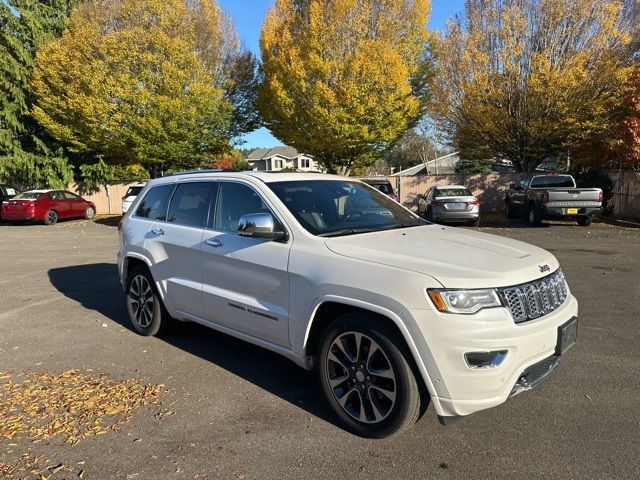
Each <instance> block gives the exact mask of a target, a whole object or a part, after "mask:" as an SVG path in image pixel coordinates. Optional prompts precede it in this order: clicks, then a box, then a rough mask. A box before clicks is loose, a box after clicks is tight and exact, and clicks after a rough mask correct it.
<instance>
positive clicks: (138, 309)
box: [126, 265, 173, 336]
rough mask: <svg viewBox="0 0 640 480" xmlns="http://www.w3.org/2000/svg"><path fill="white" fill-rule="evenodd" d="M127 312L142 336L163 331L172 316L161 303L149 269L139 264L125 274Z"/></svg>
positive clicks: (165, 329)
mask: <svg viewBox="0 0 640 480" xmlns="http://www.w3.org/2000/svg"><path fill="white" fill-rule="evenodd" d="M126 292H127V313H128V314H129V321H130V322H131V325H133V328H134V329H135V330H136V331H137V332H138V333H139V334H140V335H144V336H152V335H160V334H162V333H165V332H166V331H167V329H168V328H169V326H170V324H171V323H172V320H173V319H172V318H171V316H170V315H169V312H167V309H166V308H165V307H164V304H163V303H162V299H161V298H160V294H159V293H158V290H157V288H156V285H155V282H154V281H153V277H152V276H151V273H150V272H149V269H148V268H146V267H143V266H141V265H138V266H135V267H133V268H132V269H131V271H130V272H129V274H128V276H127V290H126Z"/></svg>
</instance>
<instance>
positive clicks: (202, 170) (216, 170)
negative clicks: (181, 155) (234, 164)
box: [164, 168, 239, 177]
mask: <svg viewBox="0 0 640 480" xmlns="http://www.w3.org/2000/svg"><path fill="white" fill-rule="evenodd" d="M220 172H239V170H236V169H235V168H197V169H195V170H185V171H183V172H173V173H168V174H167V175H164V176H165V177H174V176H176V175H188V174H190V173H220Z"/></svg>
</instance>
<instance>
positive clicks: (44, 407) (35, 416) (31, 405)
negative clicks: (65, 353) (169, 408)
mask: <svg viewBox="0 0 640 480" xmlns="http://www.w3.org/2000/svg"><path fill="white" fill-rule="evenodd" d="M162 388H163V385H152V384H148V383H145V382H142V381H140V380H137V379H126V380H114V379H111V378H109V376H108V375H107V374H106V373H100V374H99V375H98V376H96V375H95V374H94V373H93V371H91V370H87V371H86V372H84V373H83V372H81V371H80V370H68V371H66V372H62V373H59V374H55V373H50V372H0V439H1V438H3V437H4V438H5V439H14V438H15V439H20V438H26V439H28V440H30V441H31V442H32V443H38V442H40V441H43V440H50V439H52V438H53V437H60V438H61V439H62V440H63V441H64V442H66V443H70V444H71V445H74V444H76V443H77V442H79V441H80V440H82V439H84V438H86V437H90V436H94V435H102V434H105V433H107V432H108V431H110V430H115V429H117V428H119V427H120V426H122V425H123V424H125V423H127V422H128V421H129V420H130V419H131V418H132V415H133V414H134V413H135V411H136V410H138V409H140V408H141V407H144V406H146V405H150V404H157V403H159V396H160V393H161V391H162ZM12 441H13V440H12ZM8 445H9V446H10V447H9V448H13V447H15V446H17V444H16V443H10V444H8ZM0 453H1V452H0ZM43 460H44V459H43ZM83 463H84V462H83ZM63 467H64V466H63V464H61V463H59V464H55V465H53V466H50V467H47V468H45V470H46V473H40V472H42V464H40V462H39V461H37V457H35V456H34V455H33V454H32V453H31V452H29V453H26V454H24V455H23V456H22V457H21V459H20V461H18V462H11V463H8V462H6V461H4V460H2V459H0V478H25V477H22V476H19V475H20V474H21V473H25V472H31V473H32V474H35V473H36V472H38V471H39V472H38V473H40V475H41V476H42V477H44V478H50V477H49V475H51V474H54V475H55V474H56V473H58V472H62V470H63ZM81 475H82V476H84V472H83V471H82V472H81ZM82 476H81V477H80V478H82ZM36 478H39V477H36Z"/></svg>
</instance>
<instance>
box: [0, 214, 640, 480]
mask: <svg viewBox="0 0 640 480" xmlns="http://www.w3.org/2000/svg"><path fill="white" fill-rule="evenodd" d="M480 230H482V231H485V232H488V233H494V234H497V235H503V236H507V237H511V238H515V239H519V240H524V241H527V242H530V243H533V244H536V245H539V246H541V247H543V248H546V249H548V250H550V251H551V252H552V253H554V254H555V255H556V257H557V258H558V260H559V261H560V264H561V265H562V269H563V271H564V273H565V276H566V277H567V280H568V282H569V285H570V288H571V290H572V293H573V294H574V295H575V296H576V297H577V298H578V301H579V304H580V328H579V334H578V344H577V345H576V346H575V347H574V348H572V349H571V350H570V351H569V352H568V353H567V355H566V358H563V361H562V363H561V365H560V367H559V369H558V370H557V371H556V373H555V374H554V376H553V377H552V378H551V379H550V380H549V381H548V382H546V383H544V384H543V385H541V386H540V387H539V388H538V389H535V390H532V391H529V392H526V393H524V394H522V395H519V396H517V397H515V398H512V399H511V400H509V401H508V402H507V403H506V404H504V405H502V406H500V407H497V408H494V409H491V410H488V411H485V412H481V413H479V414H476V415H475V416H472V417H469V418H468V419H466V420H465V421H463V422H461V423H458V424H457V425H455V426H451V427H443V426H440V425H439V424H438V423H437V420H436V417H435V414H434V413H433V411H432V410H431V409H429V410H428V411H427V413H426V415H425V416H424V417H423V418H422V419H421V420H420V422H419V423H418V424H417V425H416V426H415V427H414V428H413V429H411V430H410V431H409V432H408V433H406V434H403V435H400V436H395V437H391V438H389V439H385V440H377V441H376V440H365V439H361V438H358V437H355V436H353V435H351V434H349V433H347V432H346V431H344V430H342V429H341V428H340V427H339V426H338V423H337V420H336V419H335V418H334V417H333V415H332V413H331V412H330V410H329V409H328V407H327V406H326V405H325V401H324V399H323V398H322V397H321V393H320V391H319V389H318V387H317V386H316V384H315V380H314V376H313V374H311V373H308V372H305V371H303V370H301V369H299V368H298V367H296V366H295V365H294V364H293V363H290V362H289V361H288V360H286V359H284V358H281V357H279V356H277V355H276V354H272V353H269V352H267V351H264V350H261V349H259V348H256V347H253V346H250V345H247V344H244V343H242V342H240V341H237V340H234V339H232V338H230V337H227V336H225V335H222V334H218V333H215V332H213V331H210V330H207V329H205V328H203V327H200V326H197V325H191V324H184V325H181V326H180V328H179V329H177V330H175V331H173V332H172V333H170V334H169V335H167V336H166V337H163V338H145V337H141V336H139V335H137V334H135V333H134V332H133V331H132V330H131V329H130V328H129V326H128V320H127V314H126V311H125V307H124V298H123V294H122V291H121V288H120V285H119V283H118V279H117V272H116V267H115V254H116V251H117V232H116V228H115V222H113V221H110V219H106V220H105V219H99V220H98V221H97V222H88V221H77V222H61V223H59V224H58V225H56V226H53V227H44V226H40V225H25V226H10V225H0V272H1V273H2V275H0V299H1V300H0V373H1V372H41V371H46V372H63V371H67V370H70V369H80V370H83V371H87V369H90V370H91V371H94V372H105V373H107V374H108V375H109V377H110V378H114V379H123V380H124V379H134V378H135V379H140V380H142V381H144V382H148V383H152V384H162V385H164V387H163V389H164V392H163V393H162V394H161V396H160V403H156V404H154V405H148V406H145V407H142V408H140V409H138V410H137V411H136V412H135V413H134V414H133V416H132V417H131V419H130V421H129V422H128V423H125V424H123V425H122V426H121V427H120V428H118V429H116V430H113V431H109V432H107V433H106V434H104V435H98V436H93V437H88V438H86V439H84V440H82V441H81V442H79V443H77V444H76V445H70V444H68V443H64V439H63V438H59V437H57V436H54V437H52V438H51V439H50V440H47V441H40V442H37V443H33V442H32V441H31V440H29V439H28V438H27V437H26V436H24V435H20V434H18V435H16V436H15V437H13V438H11V439H8V438H3V437H2V436H1V435H0V463H2V462H5V464H8V465H12V464H15V462H17V461H18V460H17V459H18V458H19V457H20V456H21V455H23V454H25V453H27V452H31V453H32V454H33V455H36V456H42V458H43V459H42V460H41V466H42V468H45V467H46V466H49V465H59V464H63V465H65V466H66V468H65V469H62V470H60V471H59V473H53V474H51V476H50V478H52V479H53V478H78V475H80V471H82V476H83V478H87V479H109V478H130V479H133V478H135V479H158V478H162V479H165V478H167V479H170V478H176V479H207V478H208V479H213V478H223V479H232V480H243V479H316V478H330V479H337V478H349V479H356V478H380V479H395V478H398V479H400V478H402V479H413V478H421V479H427V478H438V479H440V478H442V479H462V478H465V479H466V478H476V479H484V478H509V479H531V478H559V479H631V478H640V413H639V405H640V400H639V397H640V395H639V394H640V375H639V373H640V313H639V311H640V229H627V228H620V227H614V226H611V225H607V224H593V225H592V226H591V227H588V228H583V227H578V226H575V225H570V224H560V223H553V224H551V225H550V226H546V227H545V228H537V229H531V228H526V227H525V226H524V225H515V226H512V227H485V228H480ZM0 378H1V377H0ZM0 382H2V380H0ZM1 402H2V399H1V398H0V404H1ZM2 421H3V420H2V411H0V427H1V426H2ZM1 430H2V428H0V431H1ZM45 464H46V465H45ZM50 470H51V469H49V470H48V471H45V472H44V473H45V474H46V475H47V476H45V478H48V476H49V474H50ZM0 471H1V470H0ZM6 475H7V477H8V475H9V474H6ZM29 475H32V474H26V473H22V474H20V475H17V476H16V477H15V478H40V477H33V475H32V476H29ZM0 476H2V473H0Z"/></svg>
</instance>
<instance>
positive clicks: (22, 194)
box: [14, 192, 42, 200]
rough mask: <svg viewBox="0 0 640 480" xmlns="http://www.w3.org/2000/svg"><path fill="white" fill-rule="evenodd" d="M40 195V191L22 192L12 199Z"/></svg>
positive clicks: (32, 197)
mask: <svg viewBox="0 0 640 480" xmlns="http://www.w3.org/2000/svg"><path fill="white" fill-rule="evenodd" d="M40 195H42V192H24V193H19V194H18V195H16V196H15V197H14V200H34V199H36V198H38V197H39V196H40Z"/></svg>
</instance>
